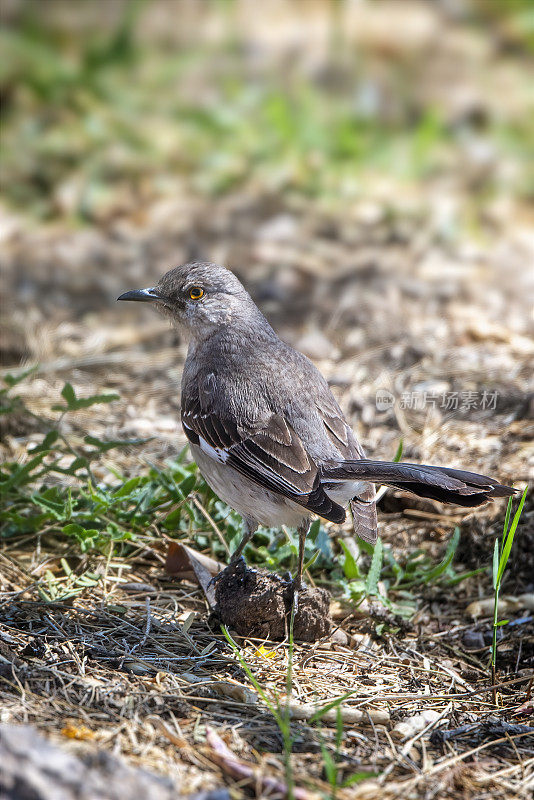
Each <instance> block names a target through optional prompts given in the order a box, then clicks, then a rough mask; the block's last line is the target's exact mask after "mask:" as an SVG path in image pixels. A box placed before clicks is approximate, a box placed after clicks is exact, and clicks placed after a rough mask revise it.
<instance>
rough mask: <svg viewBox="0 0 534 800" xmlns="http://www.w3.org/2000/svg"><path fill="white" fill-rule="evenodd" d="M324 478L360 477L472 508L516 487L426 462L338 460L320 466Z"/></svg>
mask: <svg viewBox="0 0 534 800" xmlns="http://www.w3.org/2000/svg"><path fill="white" fill-rule="evenodd" d="M322 479H323V480H325V481H340V482H341V481H345V480H362V481H369V482H370V483H380V484H383V485H385V486H393V487H395V488H397V489H404V490H405V491H407V492H412V493H413V494H416V495H418V496H419V497H428V498H431V499H432V500H439V501H440V502H442V503H455V504H456V505H459V506H465V507H468V508H472V507H474V506H479V505H482V504H483V503H485V502H487V501H488V500H491V499H493V498H494V497H511V496H512V495H514V494H515V493H516V491H517V490H516V489H512V488H511V487H510V486H504V485H503V484H500V483H499V482H498V481H497V480H495V479H494V478H490V477H488V476H487V475H478V474H477V473H476V472H466V471H465V470H460V469H450V468H449V467H433V466H429V465H427V464H398V463H396V462H393V461H391V462H390V461H371V460H369V459H359V460H358V461H342V462H339V463H333V464H331V465H328V466H323V469H322Z"/></svg>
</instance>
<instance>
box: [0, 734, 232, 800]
mask: <svg viewBox="0 0 534 800" xmlns="http://www.w3.org/2000/svg"><path fill="white" fill-rule="evenodd" d="M0 764H2V770H1V771H0V797H2V798H5V800H94V799H95V798H97V797H98V798H99V800H123V798H125V797H142V798H143V800H178V798H179V797H180V794H179V790H178V788H177V787H176V785H175V784H174V782H173V781H172V780H170V778H166V777H163V776H160V775H155V774H153V773H151V772H147V771H146V770H143V769H137V768H133V767H130V766H128V765H127V764H126V763H125V762H124V761H122V760H121V759H119V758H116V757H115V756H112V755H110V754H109V753H108V752H106V751H105V750H98V749H96V748H95V747H94V746H93V747H92V748H91V750H88V751H87V752H84V753H83V754H82V755H74V754H73V753H70V752H68V750H66V749H63V748H62V747H58V746H57V745H56V744H53V743H52V742H49V741H47V740H46V739H45V738H44V737H42V736H41V735H40V734H39V733H38V732H37V731H36V730H35V729H34V728H32V727H31V726H29V725H20V726H19V725H0ZM229 798H230V795H229V793H228V790H227V789H216V790H213V791H208V792H202V793H201V794H198V795H194V796H190V800H229Z"/></svg>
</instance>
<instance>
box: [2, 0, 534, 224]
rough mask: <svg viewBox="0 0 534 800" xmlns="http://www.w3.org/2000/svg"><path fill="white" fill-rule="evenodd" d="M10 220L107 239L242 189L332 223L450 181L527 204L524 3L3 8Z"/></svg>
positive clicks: (67, 2)
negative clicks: (168, 208)
mask: <svg viewBox="0 0 534 800" xmlns="http://www.w3.org/2000/svg"><path fill="white" fill-rule="evenodd" d="M2 16H3V30H2V39H1V47H0V52H1V66H0V89H1V98H2V104H1V106H2V148H1V179H2V194H3V201H4V203H5V204H6V206H7V207H8V208H9V209H10V210H14V211H15V212H16V213H22V214H24V215H25V216H28V217H30V218H33V219H34V220H46V221H47V220H68V221H69V223H72V224H87V223H89V224H107V223H109V221H110V220H112V219H114V218H117V217H120V216H124V215H133V216H134V217H137V218H139V219H140V220H141V221H142V216H143V210H144V209H146V207H147V205H149V204H151V203H152V202H153V201H154V200H158V199H161V198H165V197H170V196H172V197H176V196H177V195H182V196H184V197H185V198H188V197H193V196H194V197H208V198H209V197H213V196H217V195H221V194H224V193H230V194H231V193H236V192H241V191H247V192H249V191H252V192H253V193H257V192H261V193H264V194H267V195H283V196H284V197H288V196H290V197H297V198H298V197H302V196H303V197H311V198H314V199H316V200H317V201H319V202H321V203H322V204H327V205H329V206H334V207H335V206H336V205H337V204H346V203H347V202H352V200H353V199H354V198H358V197H366V196H368V195H369V193H370V192H371V193H377V192H378V193H379V194H380V193H381V197H386V198H387V197H388V196H389V195H392V196H393V197H392V199H393V202H394V203H396V202H400V203H402V202H403V192H405V191H406V187H407V186H416V187H419V189H418V191H419V192H420V191H421V187H425V186H428V185H431V186H434V187H435V186H436V185H437V182H438V181H439V180H440V179H443V178H444V176H445V177H447V176H449V177H450V176H452V180H453V181H454V182H455V184H456V185H457V186H458V188H459V190H460V191H462V192H465V196H463V198H462V214H463V218H464V221H467V222H468V223H469V224H473V221H474V220H476V218H477V214H478V212H479V211H480V209H481V208H482V209H483V208H484V207H485V206H486V205H487V204H488V203H489V202H490V201H492V200H493V199H494V198H495V197H501V196H502V195H503V194H504V195H505V196H506V197H508V198H509V197H512V198H513V199H514V201H515V200H517V201H519V202H520V203H527V202H528V201H529V200H531V199H532V184H531V182H530V180H529V176H528V158H529V151H530V150H531V146H532V135H533V115H532V106H531V101H532V97H531V91H532V90H531V86H532V70H531V67H532V53H533V32H534V4H533V3H532V2H531V1H530V0H428V1H427V2H413V1H412V0H293V2H291V1H290V0H266V1H265V2H262V3H261V4H257V3H255V2H247V0H202V1H201V2H197V0H76V2H71V0H46V2H38V1H37V0H4V2H3V3H2Z"/></svg>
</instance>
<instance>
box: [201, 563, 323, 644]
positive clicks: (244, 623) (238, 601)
mask: <svg viewBox="0 0 534 800" xmlns="http://www.w3.org/2000/svg"><path fill="white" fill-rule="evenodd" d="M292 598H293V591H292V587H291V583H290V582H289V581H287V580H285V579H284V578H282V577H280V575H276V574H274V573H272V572H267V571H265V570H256V569H249V568H248V567H247V566H246V564H245V562H244V561H243V560H240V561H238V562H237V563H236V564H234V565H232V566H231V567H227V568H226V569H225V570H224V571H223V572H221V573H219V575H218V576H217V581H216V584H215V599H216V607H215V613H216V615H217V617H218V619H219V620H220V622H222V623H223V624H224V625H228V626H229V627H230V628H232V630H234V631H236V633H238V634H239V635H240V636H254V637H258V638H266V639H284V637H285V636H286V635H287V626H288V620H289V614H290V612H291V603H292ZM329 605H330V595H329V594H328V592H327V591H326V590H325V589H317V588H312V587H309V586H304V585H303V586H302V587H301V589H300V590H299V595H298V610H297V613H296V615H295V622H294V628H293V637H294V639H295V640H296V641H300V642H315V641H317V640H318V639H321V638H322V637H323V636H328V634H329V633H330V630H331V627H332V620H331V619H330V615H329Z"/></svg>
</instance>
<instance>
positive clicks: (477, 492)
mask: <svg viewBox="0 0 534 800" xmlns="http://www.w3.org/2000/svg"><path fill="white" fill-rule="evenodd" d="M118 299H119V300H137V301H143V302H150V303H153V304H154V305H155V306H156V307H157V308H158V309H160V310H161V311H163V312H164V313H165V314H167V315H168V316H170V317H171V319H172V321H173V322H174V323H176V324H177V325H178V326H179V327H180V328H181V329H182V330H183V331H184V332H185V334H186V335H187V337H188V338H189V349H188V351H187V358H186V361H185V366H184V370H183V375H182V401H181V408H182V411H181V415H182V425H183V429H184V432H185V435H186V436H187V438H188V440H189V442H190V446H191V452H192V455H193V458H194V459H195V461H196V463H197V465H198V468H199V470H200V472H201V473H202V475H203V476H204V478H205V480H206V482H207V483H208V484H209V485H210V486H211V488H212V489H213V491H214V492H215V493H216V494H217V495H218V496H219V497H220V498H221V499H222V500H224V501H225V502H226V503H228V505H230V506H231V507H232V508H233V509H235V510H236V511H237V512H238V513H239V514H240V515H241V516H242V518H243V528H244V530H243V537H242V540H241V542H240V544H239V546H238V548H237V550H236V551H235V552H234V554H233V556H232V562H231V563H233V562H234V561H236V560H237V559H238V558H239V557H240V556H241V554H242V552H243V549H244V547H245V545H246V544H247V542H248V541H249V539H250V538H251V536H252V535H253V533H254V532H255V531H256V529H257V527H258V525H267V526H269V527H276V526H279V525H288V526H290V527H295V528H296V529H297V531H298V535H299V560H298V568H297V574H296V577H295V579H294V588H295V590H297V589H298V588H299V587H300V583H301V578H302V567H303V560H304V543H305V540H306V535H307V533H308V530H309V527H310V518H311V517H312V515H314V514H316V515H318V516H320V517H323V519H327V520H330V521H331V522H336V523H341V522H344V520H345V513H346V512H345V509H346V508H347V507H348V506H350V509H351V512H352V519H353V524H354V531H355V533H356V534H357V535H358V536H360V537H361V538H362V539H364V540H365V541H367V542H370V543H371V544H374V543H375V542H376V539H377V518H376V504H375V501H374V497H375V488H374V484H375V483H378V484H383V485H386V486H392V487H396V488H399V489H404V490H406V491H409V492H412V493H413V494H416V495H418V496H419V497H428V498H432V499H434V500H439V501H441V502H443V503H456V504H457V505H460V506H466V507H473V506H479V505H482V504H483V503H485V502H486V501H488V500H490V499H492V498H495V497H509V496H511V495H513V494H514V491H515V490H514V489H512V488H510V487H509V486H503V485H501V484H500V483H499V482H498V481H496V480H495V479H493V478H488V477H486V476H484V475H478V474H476V473H473V472H465V471H464V470H457V469H449V468H448V467H433V466H426V465H420V464H404V463H394V462H388V461H372V460H369V459H367V458H366V457H365V453H364V451H363V449H362V447H361V445H360V444H359V442H358V440H357V439H356V437H355V435H354V433H353V432H352V430H351V428H350V427H349V425H348V423H347V422H346V420H345V418H344V416H343V412H342V411H341V409H340V407H339V405H338V404H337V402H336V400H335V398H334V396H333V394H332V392H331V391H330V388H329V386H328V384H327V382H326V380H325V379H324V378H323V376H322V375H321V373H320V372H319V371H318V370H317V369H316V367H315V366H314V365H313V364H312V362H311V361H310V360H309V359H308V358H306V356H304V355H303V354H302V353H299V352H298V351H297V350H294V349H293V348H292V347H290V346H289V345H288V344H286V343H285V342H283V341H282V340H281V339H279V337H278V336H277V335H276V333H275V331H274V330H273V328H272V327H271V326H270V325H269V323H268V322H267V320H266V319H265V317H264V316H263V314H262V313H261V312H260V310H259V309H258V307H257V306H256V305H255V303H254V302H253V300H252V298H251V297H250V295H249V294H248V292H247V291H246V290H245V288H244V287H243V285H242V284H241V283H240V281H239V280H238V279H237V278H236V276H235V275H234V274H233V273H232V272H230V271H229V270H227V269H225V268H224V267H221V266H218V265H217V264H209V263H204V262H196V263H191V264H185V265H184V266H181V267H176V268H175V269H172V270H170V271H169V272H167V273H166V274H165V275H164V276H163V277H162V278H161V279H160V281H159V282H158V283H157V284H156V286H154V287H152V288H149V289H134V290H132V291H129V292H125V293H124V294H122V295H121V296H120V297H119V298H118Z"/></svg>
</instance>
